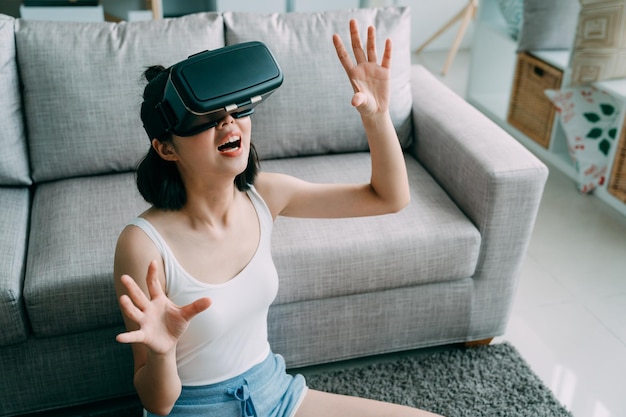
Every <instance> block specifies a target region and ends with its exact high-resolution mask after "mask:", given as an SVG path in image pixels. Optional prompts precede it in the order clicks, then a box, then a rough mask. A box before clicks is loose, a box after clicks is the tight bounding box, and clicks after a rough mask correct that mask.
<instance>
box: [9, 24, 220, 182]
mask: <svg viewBox="0 0 626 417" xmlns="http://www.w3.org/2000/svg"><path fill="white" fill-rule="evenodd" d="M15 40H16V45H17V58H18V62H19V72H20V75H21V78H22V82H23V85H24V88H23V97H24V108H25V113H26V122H27V127H28V136H29V146H30V157H31V168H32V178H33V179H34V180H35V181H36V182H41V181H50V180H56V179H60V178H67V177H75V176H84V175H96V174H103V173H110V172H116V171H129V170H132V169H133V168H134V167H135V166H136V163H137V161H138V160H139V159H141V158H142V157H143V156H144V155H145V153H146V151H147V150H148V147H149V140H148V137H147V136H146V133H145V131H144V130H143V127H142V124H141V120H140V118H139V109H140V106H141V102H142V98H141V96H142V94H143V89H144V86H145V84H146V81H145V79H144V78H143V77H142V73H143V71H144V70H145V68H146V67H147V66H150V65H155V64H160V65H163V66H166V67H167V66H169V65H172V64H174V63H175V62H177V61H180V60H182V59H185V58H186V57H187V56H189V55H191V54H193V53H196V52H199V51H202V50H206V49H214V48H218V47H221V46H224V26H223V21H222V17H221V15H219V14H216V13H202V14H196V15H190V16H184V17H181V18H178V19H170V20H155V21H148V22H133V23H67V22H47V21H28V20H18V21H17V23H16V31H15Z"/></svg>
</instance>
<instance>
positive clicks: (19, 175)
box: [0, 15, 31, 185]
mask: <svg viewBox="0 0 626 417" xmlns="http://www.w3.org/2000/svg"><path fill="white" fill-rule="evenodd" d="M14 26H15V19H14V18H12V17H9V16H5V15H0V97H2V105H1V106H0V126H2V129H0V149H2V152H0V184H1V185H30V183H31V180H30V173H29V166H28V154H27V146H26V136H25V132H24V122H23V120H24V117H23V115H22V97H21V96H20V82H19V78H18V75H17V62H16V60H15V28H14Z"/></svg>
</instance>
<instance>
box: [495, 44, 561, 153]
mask: <svg viewBox="0 0 626 417" xmlns="http://www.w3.org/2000/svg"><path fill="white" fill-rule="evenodd" d="M562 78H563V71H561V70H559V69H558V68H555V67H553V66H551V65H549V64H547V63H545V62H544V61H541V60H540V59H538V58H535V57H534V56H532V55H530V54H528V53H525V52H523V53H520V54H518V55H517V65H516V69H515V78H514V81H513V91H512V93H511V102H510V104H509V113H508V117H507V121H508V122H509V124H510V125H511V126H514V127H515V128H517V129H518V130H519V131H521V132H522V133H524V134H525V135H526V136H528V137H529V138H531V139H532V140H534V141H535V142H537V143H539V144H540V145H541V146H543V147H545V148H548V146H549V145H550V137H551V135H552V123H553V121H554V114H555V111H556V108H555V106H554V105H553V104H552V102H551V101H550V99H548V97H547V96H546V95H545V94H544V90H548V89H559V88H560V87H561V80H562Z"/></svg>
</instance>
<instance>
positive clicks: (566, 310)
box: [413, 51, 626, 417]
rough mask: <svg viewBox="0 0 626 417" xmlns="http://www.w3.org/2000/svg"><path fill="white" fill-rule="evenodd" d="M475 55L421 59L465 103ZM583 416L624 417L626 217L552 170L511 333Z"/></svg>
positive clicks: (511, 339) (511, 338) (570, 406)
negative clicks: (446, 67)
mask: <svg viewBox="0 0 626 417" xmlns="http://www.w3.org/2000/svg"><path fill="white" fill-rule="evenodd" d="M469 56H470V52H469V51H461V52H460V54H459V55H458V56H457V58H456V59H455V61H454V63H453V64H452V67H451V68H450V71H449V72H448V74H447V75H446V76H445V77H441V75H440V72H441V69H442V68H443V63H444V61H445V57H446V52H426V53H422V54H421V55H420V56H415V57H414V60H413V61H414V62H415V63H421V64H423V65H424V66H426V67H427V68H428V69H430V70H431V71H432V72H433V74H435V75H437V76H438V77H439V78H440V79H442V80H443V81H444V82H445V83H446V84H448V85H449V86H450V87H451V88H452V89H453V90H455V91H457V92H458V93H459V94H460V95H464V92H465V85H466V81H467V68H468V64H469ZM503 340H506V341H509V342H511V343H512V344H513V345H514V346H515V347H516V348H517V349H518V350H519V351H520V353H521V354H522V356H523V357H524V358H525V360H526V361H527V362H528V363H529V364H530V366H531V367H532V368H533V370H534V371H535V372H536V373H537V375H539V376H540V377H541V378H542V380H543V381H544V382H545V384H546V385H547V386H549V387H550V388H551V389H552V391H553V392H554V394H555V395H556V397H557V398H558V399H559V400H560V401H561V402H562V403H563V404H564V405H565V406H566V407H567V408H568V409H569V410H571V411H572V413H573V414H574V416H575V417H625V416H626V217H624V216H622V215H620V214H618V213H617V212H615V211H614V210H612V209H610V208H609V207H608V206H606V204H605V203H602V202H601V201H600V200H598V199H597V198H594V197H591V196H585V195H581V194H579V193H578V192H577V190H576V188H575V185H574V184H573V182H572V181H571V180H570V179H568V178H567V177H565V176H564V175H563V174H561V173H560V172H559V171H557V170H556V169H554V168H552V169H551V172H550V175H549V178H548V183H547V185H546V189H545V192H544V196H543V200H542V204H541V207H540V209H539V214H538V217H537V222H536V225H535V229H534V232H533V236H532V239H531V242H530V247H529V248H528V253H527V256H526V262H525V264H524V268H523V272H522V277H521V279H520V285H519V288H518V291H517V298H516V301H515V305H514V307H513V312H512V315H511V318H510V321H509V325H508V329H507V332H506V334H505V335H504V336H503V337H501V338H498V339H497V341H503Z"/></svg>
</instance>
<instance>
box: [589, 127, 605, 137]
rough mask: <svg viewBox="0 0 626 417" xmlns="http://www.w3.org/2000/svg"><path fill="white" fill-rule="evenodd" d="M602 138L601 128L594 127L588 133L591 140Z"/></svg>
mask: <svg viewBox="0 0 626 417" xmlns="http://www.w3.org/2000/svg"><path fill="white" fill-rule="evenodd" d="M600 136H602V129H600V128H599V127H594V128H593V129H591V130H590V131H589V133H587V137H588V138H589V139H598V138H599V137H600Z"/></svg>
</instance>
